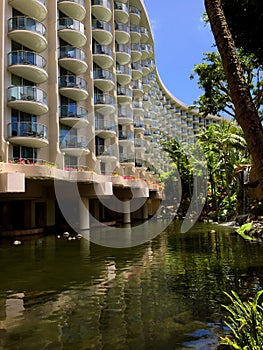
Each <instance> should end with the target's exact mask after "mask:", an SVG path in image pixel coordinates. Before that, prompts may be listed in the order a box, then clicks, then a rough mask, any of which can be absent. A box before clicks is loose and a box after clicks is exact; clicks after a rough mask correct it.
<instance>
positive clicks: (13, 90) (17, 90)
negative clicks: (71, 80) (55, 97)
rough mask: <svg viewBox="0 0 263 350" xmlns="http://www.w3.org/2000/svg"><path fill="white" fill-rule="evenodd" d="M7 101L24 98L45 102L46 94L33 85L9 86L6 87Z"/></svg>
mask: <svg viewBox="0 0 263 350" xmlns="http://www.w3.org/2000/svg"><path fill="white" fill-rule="evenodd" d="M7 99H8V101H16V100H26V101H33V102H39V103H43V104H47V94H46V93H45V92H44V91H43V90H41V89H38V88H37V87H35V86H11V87H9V88H8V95H7Z"/></svg>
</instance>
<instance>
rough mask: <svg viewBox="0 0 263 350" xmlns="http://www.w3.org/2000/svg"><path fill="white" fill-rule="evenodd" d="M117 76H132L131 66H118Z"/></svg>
mask: <svg viewBox="0 0 263 350" xmlns="http://www.w3.org/2000/svg"><path fill="white" fill-rule="evenodd" d="M116 74H127V75H131V68H130V67H129V66H122V65H119V64H117V65H116Z"/></svg>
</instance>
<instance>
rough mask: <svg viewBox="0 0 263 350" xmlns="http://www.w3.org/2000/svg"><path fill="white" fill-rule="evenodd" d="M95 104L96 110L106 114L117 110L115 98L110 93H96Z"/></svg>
mask: <svg viewBox="0 0 263 350" xmlns="http://www.w3.org/2000/svg"><path fill="white" fill-rule="evenodd" d="M94 106H95V110H96V111H99V113H101V114H103V115H106V114H111V113H114V112H115V107H114V98H113V96H111V95H109V94H106V93H105V94H103V93H102V94H101V93H97V94H94Z"/></svg>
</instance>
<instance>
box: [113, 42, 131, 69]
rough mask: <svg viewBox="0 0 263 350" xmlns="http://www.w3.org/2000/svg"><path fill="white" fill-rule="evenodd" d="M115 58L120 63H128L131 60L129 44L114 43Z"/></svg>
mask: <svg viewBox="0 0 263 350" xmlns="http://www.w3.org/2000/svg"><path fill="white" fill-rule="evenodd" d="M115 51H116V60H117V62H118V63H119V64H120V65H125V64H128V63H129V62H130V60H131V50H130V48H129V46H127V45H122V44H118V43H116V45H115Z"/></svg>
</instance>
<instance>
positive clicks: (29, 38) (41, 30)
mask: <svg viewBox="0 0 263 350" xmlns="http://www.w3.org/2000/svg"><path fill="white" fill-rule="evenodd" d="M45 34H46V28H45V26H44V25H43V24H42V23H40V22H38V21H37V20H35V19H34V18H31V17H26V16H17V17H12V18H9V20H8V36H9V38H10V39H11V40H14V41H16V42H18V43H19V44H21V45H23V46H25V47H27V48H29V49H30V50H33V51H35V52H41V51H44V50H45V49H46V47H47V40H46V38H45Z"/></svg>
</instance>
